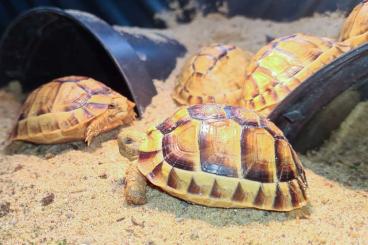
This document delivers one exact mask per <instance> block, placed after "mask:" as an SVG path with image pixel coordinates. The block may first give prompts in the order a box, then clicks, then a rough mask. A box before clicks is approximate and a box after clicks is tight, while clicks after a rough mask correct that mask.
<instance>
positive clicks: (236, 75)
mask: <svg viewBox="0 0 368 245" xmlns="http://www.w3.org/2000/svg"><path fill="white" fill-rule="evenodd" d="M250 59H251V54H250V53H248V52H246V51H243V50H242V49H240V48H238V47H236V46H234V45H225V44H212V45H210V46H208V47H203V48H202V49H201V50H200V51H199V52H198V53H196V54H195V55H193V56H192V57H190V58H189V59H188V60H187V61H186V63H185V64H184V66H183V67H182V69H181V73H180V74H179V76H178V79H177V84H176V86H175V90H174V92H173V93H172V97H173V99H174V100H175V101H176V102H177V103H178V104H180V105H193V104H202V103H209V102H211V103H213V102H216V103H222V104H229V105H236V104H237V103H238V102H239V99H240V94H241V87H242V84H243V82H244V76H245V71H246V67H247V66H248V64H249V62H250Z"/></svg>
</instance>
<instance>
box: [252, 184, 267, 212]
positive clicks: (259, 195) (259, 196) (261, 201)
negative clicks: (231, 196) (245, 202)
mask: <svg viewBox="0 0 368 245" xmlns="http://www.w3.org/2000/svg"><path fill="white" fill-rule="evenodd" d="M265 199H266V195H265V194H264V192H263V188H262V185H260V186H259V189H258V193H257V196H256V197H255V198H254V202H253V204H254V205H255V206H256V207H261V206H262V205H263V204H264V202H265Z"/></svg>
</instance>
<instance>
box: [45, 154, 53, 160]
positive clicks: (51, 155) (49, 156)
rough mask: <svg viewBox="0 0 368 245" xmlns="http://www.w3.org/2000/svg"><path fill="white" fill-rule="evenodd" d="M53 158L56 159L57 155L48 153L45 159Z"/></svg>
mask: <svg viewBox="0 0 368 245" xmlns="http://www.w3.org/2000/svg"><path fill="white" fill-rule="evenodd" d="M53 157H55V154H53V153H50V152H48V153H46V155H45V159H51V158H53Z"/></svg>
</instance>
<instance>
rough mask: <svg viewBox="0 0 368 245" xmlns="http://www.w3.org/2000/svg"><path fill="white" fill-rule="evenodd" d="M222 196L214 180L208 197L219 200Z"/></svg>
mask: <svg viewBox="0 0 368 245" xmlns="http://www.w3.org/2000/svg"><path fill="white" fill-rule="evenodd" d="M221 195H222V193H221V189H220V186H219V185H218V184H217V181H216V180H215V181H214V182H213V185H212V189H211V193H210V196H211V197H214V198H220V197H221Z"/></svg>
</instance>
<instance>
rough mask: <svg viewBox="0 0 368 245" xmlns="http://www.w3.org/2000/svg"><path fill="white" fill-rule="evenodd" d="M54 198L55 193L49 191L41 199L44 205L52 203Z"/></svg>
mask: <svg viewBox="0 0 368 245" xmlns="http://www.w3.org/2000/svg"><path fill="white" fill-rule="evenodd" d="M54 199H55V195H54V193H49V194H47V195H46V196H45V197H43V198H42V199H41V204H42V206H47V205H49V204H51V203H52V202H54Z"/></svg>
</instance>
